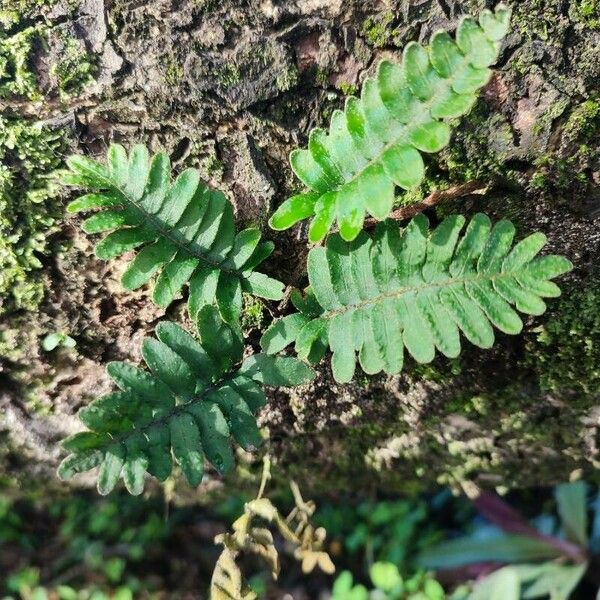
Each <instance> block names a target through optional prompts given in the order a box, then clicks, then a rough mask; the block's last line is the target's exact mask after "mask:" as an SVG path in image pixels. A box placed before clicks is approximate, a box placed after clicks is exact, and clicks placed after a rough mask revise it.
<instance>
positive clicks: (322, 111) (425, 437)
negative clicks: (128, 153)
mask: <svg viewBox="0 0 600 600" xmlns="http://www.w3.org/2000/svg"><path fill="white" fill-rule="evenodd" d="M23 1H24V2H25V0H23ZM9 4H10V2H9ZM33 4H35V2H34V3H33ZM509 4H511V3H509ZM513 4H514V6H513V8H514V16H513V31H512V33H511V35H510V36H509V38H508V39H507V41H506V43H505V46H504V48H503V51H502V55H501V60H500V63H499V65H498V68H497V73H496V74H495V76H494V78H493V80H492V81H491V82H490V84H489V85H488V86H487V87H486V89H485V90H484V92H483V94H482V96H481V99H480V100H479V102H478V104H477V105H476V107H475V108H474V109H473V111H472V112H471V114H470V115H468V116H467V117H466V118H465V119H463V120H462V122H461V124H460V126H459V127H458V129H457V130H456V132H455V134H454V135H453V140H452V142H451V146H450V148H449V149H448V150H446V151H444V152H442V153H441V154H440V155H439V156H434V157H432V158H431V159H430V160H429V165H428V179H427V181H426V182H425V184H424V185H423V188H422V190H421V191H420V193H422V197H425V196H426V195H427V194H428V193H430V192H431V191H432V190H435V189H443V188H445V187H449V186H450V185H456V184H461V183H464V182H468V181H472V180H476V179H477V180H480V181H484V182H486V183H488V184H489V185H488V187H487V189H486V190H485V191H483V192H479V193H476V194H473V195H471V196H468V197H463V198H457V199H454V200H449V201H445V202H442V203H441V204H439V205H437V206H436V207H435V209H428V211H427V214H428V215H429V216H430V218H431V219H433V220H435V219H437V218H439V217H441V216H443V215H444V214H447V213H449V212H454V211H460V212H463V213H465V214H472V213H474V212H477V211H485V212H487V213H488V214H489V215H490V216H491V217H492V218H493V219H499V218H503V217H507V218H510V219H512V220H513V221H514V223H515V224H516V226H517V229H518V232H519V233H520V235H521V236H523V235H525V234H526V233H528V232H530V231H533V230H541V231H543V232H544V233H546V234H547V236H548V238H549V247H548V251H551V252H557V253H562V254H565V255H566V256H567V257H568V258H569V259H570V260H571V261H572V262H573V263H574V265H575V269H574V271H573V272H572V273H571V274H570V275H569V276H568V277H564V278H563V279H562V280H561V282H560V284H561V287H562V288H563V290H564V293H563V297H562V298H561V299H559V300H556V301H550V302H549V310H548V312H547V313H546V314H545V315H544V316H543V317H541V318H536V319H529V320H528V321H527V322H526V327H525V330H524V332H523V334H522V335H520V336H518V337H515V338H508V336H503V335H498V336H497V337H498V342H497V344H496V346H495V347H494V349H493V350H489V351H479V350H477V349H475V348H472V347H471V348H468V347H467V348H466V349H465V351H464V353H463V354H462V355H461V357H460V359H457V360H455V361H450V362H449V361H448V360H445V359H436V361H435V362H434V363H433V364H432V365H429V366H418V365H409V366H408V368H406V370H405V373H404V374H403V375H401V376H399V377H383V376H381V377H374V378H369V379H367V378H366V377H361V376H359V377H357V378H356V379H355V381H354V382H353V383H352V384H350V385H338V384H336V383H335V382H334V381H333V379H332V377H331V374H330V372H329V369H328V367H327V364H326V361H324V362H323V363H322V364H321V365H320V366H319V377H318V379H317V380H316V382H315V383H314V384H313V385H311V386H307V387H305V388H303V389H299V390H296V391H293V392H287V391H278V392H276V393H272V394H270V402H269V404H268V406H267V407H266V408H265V409H264V410H263V412H262V414H261V416H260V422H261V425H262V426H264V428H265V431H266V432H267V433H268V442H267V444H268V446H269V447H270V448H271V452H272V454H273V455H274V457H276V458H275V459H276V462H277V465H278V472H279V473H280V475H281V476H282V477H288V476H293V477H294V478H296V479H297V480H299V482H300V483H302V484H303V485H304V486H305V487H307V488H308V489H310V488H316V489H317V490H321V491H327V492H336V491H341V490H346V489H349V488H351V489H371V488H372V487H374V486H375V487H381V488H383V489H386V490H387V491H402V492H410V491H413V490H416V489H422V488H428V487H431V486H432V485H435V484H439V483H443V484H451V485H457V484H459V483H460V482H461V481H464V480H469V479H475V480H477V481H479V482H480V483H482V484H483V485H486V486H499V487H502V486H515V485H531V484H549V483H552V482H556V481H559V480H566V479H568V478H569V477H570V476H572V475H573V473H574V472H579V473H583V474H584V476H586V477H591V478H594V479H596V480H598V476H597V473H598V471H597V469H598V467H599V466H600V403H599V402H598V397H599V394H600V366H599V365H600V350H599V348H600V271H598V268H597V264H598V258H599V255H600V245H599V242H600V232H599V231H598V221H597V220H595V217H596V216H597V215H599V214H600V191H599V186H600V153H599V152H598V150H599V147H600V144H599V141H600V104H599V102H600V97H599V89H598V82H599V81H600V6H599V5H598V4H597V3H596V2H595V1H594V0H591V1H590V0H583V1H575V0H571V1H567V0H547V1H544V0H520V1H519V2H515V3H513ZM485 5H487V6H490V5H491V3H486V2H480V1H475V0H473V1H469V2H454V1H453V0H437V1H436V0H401V1H391V0H390V1H383V0H382V1H381V2H362V1H356V2H354V1H347V2H341V1H338V0H327V1H325V0H285V1H284V0H281V1H279V2H278V1H275V0H247V1H237V2H236V1H232V0H224V1H223V2H218V1H217V2H215V1H213V0H80V1H79V2H76V1H71V0H65V1H62V0H58V1H57V2H56V3H55V4H51V5H50V6H44V5H43V4H42V5H41V6H38V5H35V6H33V7H32V8H30V10H29V13H27V14H28V16H27V17H26V18H25V17H24V18H23V21H21V22H17V23H16V24H13V25H11V26H10V29H9V32H10V33H15V32H16V31H19V30H20V29H22V28H24V27H25V26H29V25H31V24H32V23H33V24H36V23H37V24H43V25H44V27H45V28H46V29H45V31H46V33H45V35H46V36H47V38H46V43H45V44H40V45H39V46H36V47H34V51H33V55H32V56H31V57H30V68H31V70H32V72H33V73H34V74H35V75H36V77H37V81H38V85H39V88H40V90H41V99H40V100H39V101H35V102H33V101H31V100H26V99H23V98H19V97H18V95H12V96H8V97H5V98H4V99H2V98H1V97H0V106H1V107H2V108H3V113H4V114H5V115H6V117H7V118H10V119H13V120H25V121H31V120H35V119H40V118H41V119H42V120H43V121H44V122H45V124H46V126H48V127H51V128H54V129H57V130H58V131H61V132H63V135H64V136H65V139H66V140H67V141H66V144H67V145H68V146H69V147H70V150H72V151H80V152H86V153H90V154H92V155H99V154H101V153H102V152H103V151H104V150H105V148H106V145H107V144H108V143H109V141H111V140H117V141H121V142H123V143H125V144H130V143H133V142H134V141H139V140H141V141H144V142H146V143H148V144H150V146H151V147H152V148H153V149H154V150H156V149H158V148H159V147H165V148H166V149H167V150H168V151H169V152H170V153H171V157H172V160H173V162H174V163H175V164H176V165H177V166H178V167H183V166H196V167H198V168H200V169H201V171H202V173H203V175H204V177H205V178H206V179H207V180H208V181H209V182H210V183H211V184H212V185H214V186H217V187H219V188H220V189H222V190H223V191H225V192H226V193H227V195H228V196H229V198H230V199H231V200H232V202H233V203H234V206H235V209H236V214H237V217H238V219H239V220H240V221H241V222H242V223H245V224H249V223H252V224H257V225H259V226H261V227H262V228H263V231H264V233H265V235H266V236H267V237H270V238H271V239H273V240H274V241H275V243H276V246H277V250H276V252H275V254H274V256H273V257H272V258H271V259H270V262H269V263H268V270H269V271H270V272H271V273H273V274H276V275H277V277H278V278H279V279H281V280H283V281H284V282H286V284H289V285H290V286H302V285H304V284H305V267H304V265H305V258H306V253H307V250H308V247H307V240H306V232H305V230H304V229H303V227H302V226H299V227H297V228H295V229H294V230H291V231H288V232H283V233H281V234H276V233H274V232H271V231H269V229H268V227H267V226H266V221H267V218H268V216H269V214H270V213H271V212H272V210H273V209H274V208H275V207H277V206H278V205H279V204H280V203H281V202H282V201H283V200H284V199H285V198H286V197H288V196H289V194H290V193H291V192H293V191H294V190H295V189H297V186H298V182H296V181H294V179H293V176H292V172H291V169H290V168H289V165H288V162H287V156H288V153H289V151H290V150H291V149H292V148H294V147H296V146H298V145H301V144H304V143H305V142H306V138H307V134H308V132H309V131H310V129H311V128H312V127H314V126H317V125H322V124H324V123H326V122H327V121H328V118H329V115H330V114H331V111H332V110H333V109H334V108H336V107H339V106H341V105H342V104H343V99H344V96H345V94H348V93H351V92H353V91H354V90H356V89H357V86H359V84H360V82H361V80H362V79H363V78H364V77H365V76H366V75H367V74H369V73H370V72H372V70H373V68H374V66H375V65H376V64H377V62H378V61H379V59H380V58H381V57H383V56H392V57H399V55H400V52H401V49H402V47H403V46H404V44H405V43H406V42H407V41H409V40H419V41H427V40H428V39H429V37H430V35H431V33H432V32H433V31H435V30H436V29H438V28H451V27H452V26H453V25H455V23H456V22H457V19H458V18H459V16H460V15H461V14H463V13H465V12H477V11H479V10H481V8H482V7H483V6H485ZM9 8H10V5H9ZM69 39H71V40H76V41H77V43H78V44H80V47H81V48H82V49H83V50H84V52H85V55H86V56H87V57H88V58H91V63H92V64H93V79H94V81H93V82H87V83H86V85H85V86H83V88H82V89H81V90H78V91H77V92H76V93H74V92H71V93H70V94H65V93H64V90H61V88H60V82H58V83H57V81H56V70H53V68H52V65H53V64H55V63H56V62H57V61H60V60H62V58H64V55H65V52H66V51H65V40H69ZM65 152H66V150H65ZM10 166H11V165H10V164H9V167H10ZM67 199H68V198H67V197H66V195H63V197H60V198H58V199H57V200H56V203H57V206H55V207H54V210H55V211H58V213H59V214H60V212H61V209H60V206H62V205H64V202H65V201H66V200H67ZM417 199H418V198H417ZM59 225H60V226H59V227H55V230H54V232H53V233H52V237H51V238H50V246H49V251H48V252H47V253H46V255H44V256H41V257H40V258H41V260H42V262H43V271H42V272H43V282H44V287H45V295H44V298H43V301H42V302H41V304H40V305H39V308H38V309H37V310H34V311H23V310H20V311H19V310H10V311H7V312H5V313H4V314H1V316H0V318H1V325H0V336H1V337H0V360H1V361H2V363H1V368H0V386H1V391H0V432H1V433H0V436H2V437H1V440H2V442H1V444H0V484H2V483H5V484H8V485H14V484H16V485H19V486H21V488H22V489H27V487H29V486H32V485H34V484H33V481H35V482H36V483H37V484H40V483H41V484H43V485H44V486H49V485H51V486H53V487H54V486H56V487H57V486H59V485H61V484H58V482H56V481H55V479H54V474H53V473H54V469H55V466H56V464H57V461H58V460H59V458H60V455H61V451H60V449H59V446H58V440H59V439H60V438H61V437H63V436H64V435H66V434H69V433H73V432H75V431H76V430H77V429H78V427H79V423H78V420H77V419H76V417H75V416H74V415H75V413H76V411H77V409H78V408H79V407H81V406H82V405H84V404H85V403H87V402H89V401H90V400H91V399H92V398H93V397H95V396H97V395H98V394H99V393H101V392H104V391H106V390H108V388H109V382H108V379H107V377H106V375H105V374H104V370H103V365H104V364H105V363H106V362H108V361H109V360H115V359H119V360H121V359H130V360H134V361H137V360H139V358H140V357H139V346H140V341H141V339H142V337H143V336H144V335H147V334H149V333H150V332H151V331H152V330H153V328H154V326H155V324H156V323H157V321H158V320H159V319H160V318H162V317H163V316H164V311H163V310H161V309H159V308H157V307H156V306H155V305H153V304H152V302H151V300H150V298H149V296H148V293H147V291H146V290H141V291H139V292H135V293H129V292H126V291H125V290H123V289H122V288H121V287H120V284H119V281H118V279H119V276H120V273H121V272H122V263H119V262H118V261H116V262H110V263H104V262H101V261H99V260H97V259H96V258H95V257H94V255H93V248H92V242H91V240H90V239H88V238H86V236H85V235H84V234H82V233H81V232H80V231H79V228H78V220H77V218H73V217H66V216H65V217H64V218H63V217H62V216H61V218H60V221H59ZM285 310H286V306H285V305H284V304H282V305H280V306H277V305H275V304H269V305H265V306H263V307H262V308H261V310H260V311H259V312H261V313H262V314H261V315H260V316H259V317H258V318H256V315H255V318H254V322H252V319H250V318H248V319H247V323H246V324H247V334H248V342H249V344H250V345H253V346H255V347H256V346H257V341H258V338H259V332H258V329H257V327H256V325H257V324H258V323H259V322H260V321H261V320H262V324H263V326H264V325H265V324H267V323H268V322H269V321H270V319H271V318H272V315H278V314H282V313H284V312H285ZM249 312H250V311H249ZM168 313H169V317H170V318H175V319H179V320H181V321H182V322H184V323H185V322H186V321H185V319H186V317H185V311H184V302H183V301H182V302H181V303H180V304H179V305H177V306H174V307H171V309H169V311H168ZM257 322H258V323H257ZM53 331H65V332H68V333H69V334H70V335H71V336H72V337H73V338H75V340H76V341H77V346H76V349H75V350H70V349H66V348H59V349H57V350H55V351H53V352H44V351H43V350H42V349H41V347H40V342H41V339H42V338H43V337H44V335H45V334H47V333H49V332H53ZM465 346H466V345H465ZM87 481H89V480H88V479H85V478H83V479H82V480H80V483H81V484H83V485H85V484H86V482H87Z"/></svg>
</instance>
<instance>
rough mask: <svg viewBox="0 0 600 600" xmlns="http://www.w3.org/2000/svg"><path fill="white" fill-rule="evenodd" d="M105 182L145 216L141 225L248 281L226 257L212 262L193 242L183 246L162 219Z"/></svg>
mask: <svg viewBox="0 0 600 600" xmlns="http://www.w3.org/2000/svg"><path fill="white" fill-rule="evenodd" d="M105 180H106V183H107V185H108V186H109V187H110V188H112V189H113V190H115V191H116V192H118V193H119V194H121V196H123V198H124V199H125V201H126V202H128V203H129V204H131V205H132V206H134V207H135V208H136V209H137V210H139V211H140V213H141V214H142V215H143V219H142V223H141V224H144V223H146V222H149V223H150V225H151V227H152V228H153V229H155V230H156V231H157V232H158V233H159V235H161V236H163V237H165V238H166V239H168V240H169V241H170V242H171V243H172V244H174V245H175V246H176V247H177V248H178V249H180V250H184V251H185V252H187V253H188V254H190V255H192V256H193V257H194V258H197V259H198V260H201V261H204V262H205V263H207V264H209V265H211V266H212V267H214V268H215V269H219V270H220V271H224V272H225V273H230V274H232V275H236V276H237V277H239V278H240V279H246V278H245V277H244V275H243V272H242V271H240V270H239V269H229V268H227V267H225V266H223V263H224V262H225V261H226V260H227V258H228V257H225V258H224V259H223V260H222V261H221V262H217V261H215V260H212V259H211V258H209V257H208V256H206V255H204V254H202V253H200V252H198V251H196V249H195V248H192V247H191V245H192V244H193V241H190V243H189V245H185V244H182V243H181V242H180V241H179V240H178V239H177V238H176V237H175V236H173V235H172V234H171V231H172V230H169V229H164V228H163V227H162V221H161V220H160V219H157V218H156V217H155V216H154V215H152V214H151V213H149V212H148V211H147V210H146V209H145V208H144V207H143V206H142V205H141V204H140V203H139V202H138V201H137V200H134V199H133V198H132V197H131V196H129V195H128V194H127V193H126V192H125V191H124V190H123V189H121V187H120V186H118V185H116V184H115V182H114V181H113V180H112V179H110V178H109V177H106V178H105Z"/></svg>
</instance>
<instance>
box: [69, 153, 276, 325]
mask: <svg viewBox="0 0 600 600" xmlns="http://www.w3.org/2000/svg"><path fill="white" fill-rule="evenodd" d="M107 163H108V167H105V166H104V165H101V164H99V163H97V162H95V161H92V160H90V159H88V158H86V157H83V156H73V157H71V158H70V159H69V161H68V164H69V167H70V169H71V172H70V173H67V174H66V175H65V176H64V180H65V182H66V183H69V184H72V185H78V186H83V187H88V188H92V189H94V190H96V191H95V192H93V193H91V194H87V195H84V196H82V197H81V198H79V199H77V200H75V201H73V202H71V204H70V205H69V207H68V210H69V211H70V212H77V211H84V210H90V209H96V208H97V209H101V210H100V212H97V213H96V214H94V215H93V216H91V217H89V218H88V219H87V220H86V221H84V223H83V229H84V231H86V232H87V233H100V232H105V231H109V232H110V233H108V235H106V237H105V238H104V239H103V240H102V241H100V242H99V243H98V245H97V247H96V253H97V255H98V256H99V257H100V258H103V259H106V260H108V259H110V258H112V257H114V256H117V255H119V254H122V253H123V252H126V251H128V250H133V249H135V248H138V247H140V246H143V248H142V249H141V250H140V251H139V252H138V253H137V256H136V257H135V258H134V260H133V261H132V262H131V264H130V265H129V267H128V269H127V270H126V271H125V273H124V274H123V277H122V283H123V285H124V286H125V287H126V288H128V289H132V290H133V289H136V288H138V287H140V286H142V285H144V284H145V283H147V282H148V281H149V280H150V279H151V278H152V277H154V275H156V274H158V276H157V278H156V283H155V286H154V291H153V298H154V300H155V302H157V303H158V304H159V305H161V306H168V305H169V304H170V303H171V302H172V301H173V299H174V298H175V297H176V296H177V294H179V293H180V291H181V289H182V288H183V286H184V285H185V284H186V283H188V284H189V288H190V294H189V308H190V313H191V315H192V317H194V316H195V314H196V313H197V312H198V310H199V309H200V308H201V307H202V306H204V305H205V304H212V303H214V302H216V303H217V305H218V306H219V309H220V311H221V315H222V317H223V318H224V319H225V320H226V321H228V322H229V323H237V321H238V320H239V315H240V312H241V309H242V292H243V291H246V292H251V293H254V294H256V295H258V296H261V297H264V298H269V299H273V300H278V299H280V298H281V297H282V291H283V284H282V283H281V282H279V281H276V280H274V279H271V278H270V277H267V276H266V275H263V274H262V273H259V272H256V271H254V269H255V268H256V267H257V266H258V265H259V264H260V263H261V262H263V261H264V260H265V259H266V258H267V257H268V256H269V255H270V254H271V252H272V251H273V244H272V242H262V243H261V242H260V232H259V231H258V230H257V229H245V230H243V231H240V232H239V233H237V234H236V232H235V223H234V218H233V211H232V208H231V205H230V204H229V202H228V201H227V199H226V198H225V196H224V195H223V194H222V193H220V192H216V191H214V190H210V189H209V188H208V187H206V186H205V185H204V184H203V183H202V182H201V181H200V177H199V175H198V172H197V171H196V170H195V169H187V170H185V171H183V172H182V173H181V174H180V175H179V176H178V177H177V179H176V180H175V182H173V183H171V176H170V163H169V159H168V157H167V155H166V154H164V153H162V152H161V153H158V154H156V155H155V156H154V157H153V158H152V160H151V161H150V158H149V155H148V151H147V149H146V148H145V147H144V146H142V145H138V146H134V148H133V149H132V151H131V154H130V156H129V158H128V157H127V155H126V153H125V150H124V149H123V148H122V147H121V146H119V145H117V144H113V145H111V146H110V148H109V150H108V156H107Z"/></svg>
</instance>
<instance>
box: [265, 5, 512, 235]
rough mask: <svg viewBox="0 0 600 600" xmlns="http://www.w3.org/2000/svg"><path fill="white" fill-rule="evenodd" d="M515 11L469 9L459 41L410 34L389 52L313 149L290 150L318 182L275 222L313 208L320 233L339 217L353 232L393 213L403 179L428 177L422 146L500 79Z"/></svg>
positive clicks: (433, 142)
mask: <svg viewBox="0 0 600 600" xmlns="http://www.w3.org/2000/svg"><path fill="white" fill-rule="evenodd" d="M509 20H510V11H509V9H508V8H506V7H505V6H503V5H499V6H498V7H497V8H496V11H495V13H492V12H491V11H489V10H485V11H483V12H482V14H481V16H480V19H479V25H478V24H477V23H476V22H475V20H474V19H473V18H472V17H466V18H464V19H463V20H462V21H461V23H460V24H459V26H458V29H457V32H456V42H454V41H453V40H452V38H451V37H450V35H448V33H446V32H444V31H439V32H437V33H436V34H435V35H434V36H433V38H432V40H431V44H430V46H429V48H424V47H423V46H421V45H420V44H417V43H415V42H411V43H409V44H408V45H407V46H406V48H405V50H404V53H403V58H402V64H401V65H399V64H396V63H394V62H391V61H388V60H384V61H383V62H381V64H380V65H379V68H378V71H377V75H376V77H375V78H374V79H371V78H370V79H367V80H366V81H365V82H364V84H363V87H362V92H361V97H360V99H358V98H355V97H350V98H348V99H347V101H346V106H345V109H344V111H341V110H336V111H334V113H333V116H332V119H331V124H330V128H329V133H326V132H325V131H324V130H322V129H313V131H312V132H311V134H310V136H309V142H308V148H307V149H296V150H294V151H293V152H292V153H291V155H290V163H291V166H292V169H293V171H294V173H295V174H296V175H297V177H298V178H299V179H300V181H302V183H304V185H306V186H307V187H308V188H309V189H310V191H308V192H306V193H302V194H299V195H296V196H293V197H291V198H289V199H288V200H286V201H285V202H284V203H283V204H282V206H280V207H279V209H278V210H277V211H276V212H275V213H274V214H273V215H272V217H271V220H270V224H271V227H272V228H273V229H287V228H288V227H291V226H292V225H294V224H295V223H297V222H298V221H300V220H302V219H306V218H310V217H312V221H311V224H310V227H309V239H310V241H311V242H318V241H320V240H322V239H323V238H324V237H325V236H326V235H327V233H328V232H329V230H330V229H331V227H332V225H333V223H334V221H337V222H338V226H339V231H340V234H341V236H342V238H343V239H344V240H347V241H352V240H353V239H355V238H356V236H357V235H358V233H359V232H360V231H361V229H362V226H363V221H364V218H365V214H366V213H369V214H370V215H371V216H373V217H374V218H376V219H378V220H383V219H385V218H386V217H387V216H388V215H389V214H390V212H391V210H392V207H393V204H394V200H395V186H399V187H400V188H403V189H405V190H407V189H410V188H414V187H415V186H417V185H418V184H419V183H420V182H421V180H422V179H423V177H424V164H423V158H422V156H421V152H438V151H439V150H441V149H442V148H443V147H444V146H446V145H447V144H448V142H449V140H450V126H449V125H448V123H446V122H445V121H444V120H443V119H448V118H453V117H458V116H460V115H464V114H466V113H467V112H468V111H469V110H470V108H471V107H472V106H473V104H474V103H475V100H476V99H477V92H478V90H479V89H480V88H481V87H483V86H484V85H485V84H486V83H487V82H488V81H489V78H490V75H491V71H490V69H489V68H488V67H489V66H490V65H492V64H493V63H494V62H495V61H496V59H497V57H498V51H499V49H500V43H501V40H502V39H503V37H504V36H505V35H506V32H507V30H508V25H509Z"/></svg>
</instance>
